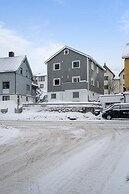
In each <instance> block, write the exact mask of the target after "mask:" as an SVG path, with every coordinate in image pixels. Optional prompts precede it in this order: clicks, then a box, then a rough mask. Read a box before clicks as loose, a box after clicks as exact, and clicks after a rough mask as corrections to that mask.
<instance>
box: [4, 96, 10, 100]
mask: <svg viewBox="0 0 129 194" xmlns="http://www.w3.org/2000/svg"><path fill="white" fill-rule="evenodd" d="M7 100H10V96H2V101H7Z"/></svg>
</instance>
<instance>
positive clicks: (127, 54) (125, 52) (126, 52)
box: [122, 43, 129, 59]
mask: <svg viewBox="0 0 129 194" xmlns="http://www.w3.org/2000/svg"><path fill="white" fill-rule="evenodd" d="M127 58H129V43H127V44H126V45H125V48H124V50H123V54H122V59H127Z"/></svg>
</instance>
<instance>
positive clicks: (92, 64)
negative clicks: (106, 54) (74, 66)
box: [91, 61, 94, 71]
mask: <svg viewBox="0 0 129 194" xmlns="http://www.w3.org/2000/svg"><path fill="white" fill-rule="evenodd" d="M91 69H92V70H93V71H94V63H93V61H91Z"/></svg>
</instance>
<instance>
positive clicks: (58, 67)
mask: <svg viewBox="0 0 129 194" xmlns="http://www.w3.org/2000/svg"><path fill="white" fill-rule="evenodd" d="M53 70H54V71H56V70H60V63H54V64H53Z"/></svg>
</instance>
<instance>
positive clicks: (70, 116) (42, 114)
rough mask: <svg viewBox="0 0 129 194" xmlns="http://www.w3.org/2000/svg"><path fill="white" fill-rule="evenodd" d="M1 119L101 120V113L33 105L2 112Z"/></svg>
mask: <svg viewBox="0 0 129 194" xmlns="http://www.w3.org/2000/svg"><path fill="white" fill-rule="evenodd" d="M0 118H1V120H38V121H40V120H41V121H61V120H64V121H68V120H79V121H85V120H100V119H101V115H99V116H95V115H93V114H92V113H91V112H88V113H80V112H55V111H53V112H49V111H45V110H43V109H42V108H41V107H38V106H37V107H36V106H35V107H31V108H26V109H25V110H23V112H22V113H11V114H10V113H6V114H3V113H0Z"/></svg>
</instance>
